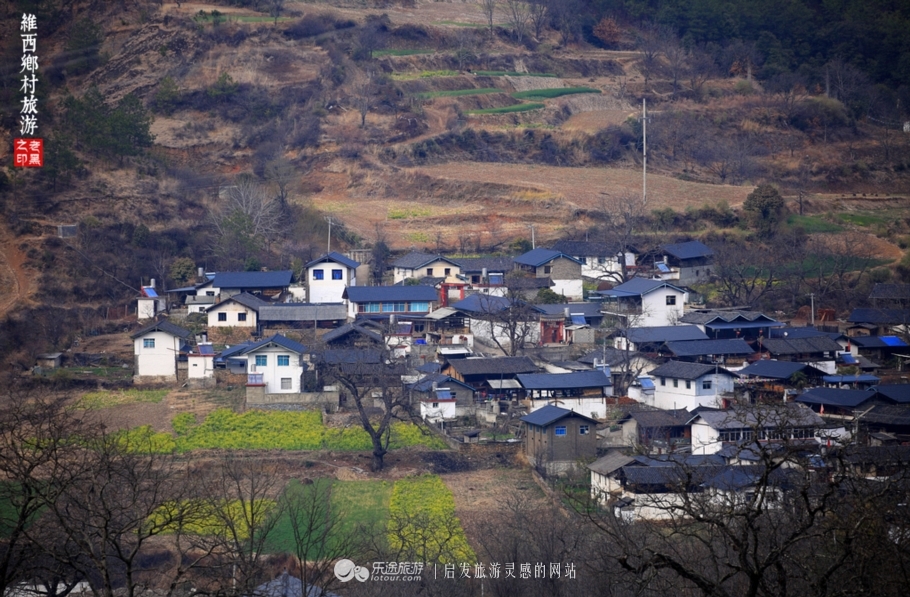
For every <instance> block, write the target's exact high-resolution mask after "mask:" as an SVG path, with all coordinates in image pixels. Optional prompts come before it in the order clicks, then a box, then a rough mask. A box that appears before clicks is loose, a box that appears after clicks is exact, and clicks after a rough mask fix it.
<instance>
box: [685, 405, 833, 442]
mask: <svg viewBox="0 0 910 597" xmlns="http://www.w3.org/2000/svg"><path fill="white" fill-rule="evenodd" d="M823 427H825V422H824V421H823V420H822V418H821V417H819V416H818V415H817V414H816V413H814V412H812V410H811V409H809V408H808V407H807V406H806V405H804V404H800V403H792V402H791V403H787V404H779V405H771V406H763V405H755V406H750V407H742V408H730V409H726V410H718V411H709V410H703V411H700V412H698V413H697V414H696V415H695V416H694V417H693V418H692V420H691V429H692V453H693V454H715V453H717V452H719V451H720V450H721V449H722V448H723V447H724V445H726V444H733V445H736V446H741V447H748V446H750V445H751V446H755V447H758V446H763V445H766V444H768V443H769V442H770V443H775V442H776V443H780V442H797V443H805V444H806V445H809V446H817V445H818V442H817V441H816V439H815V438H816V436H817V434H818V431H819V429H820V428H823Z"/></svg>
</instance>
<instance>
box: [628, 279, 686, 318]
mask: <svg viewBox="0 0 910 597" xmlns="http://www.w3.org/2000/svg"><path fill="white" fill-rule="evenodd" d="M668 296H675V297H676V304H675V305H668V304H667V297H668ZM685 297H686V295H685V293H683V292H678V291H676V290H673V289H671V288H659V289H657V290H655V291H654V292H649V293H648V294H646V295H644V296H643V297H641V317H640V318H639V320H638V321H636V322H635V327H655V326H664V325H676V324H677V323H679V320H680V318H681V317H682V315H683V305H684V304H685Z"/></svg>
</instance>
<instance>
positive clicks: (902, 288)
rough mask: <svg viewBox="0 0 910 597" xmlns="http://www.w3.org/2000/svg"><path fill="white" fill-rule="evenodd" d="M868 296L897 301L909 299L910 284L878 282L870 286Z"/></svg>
mask: <svg viewBox="0 0 910 597" xmlns="http://www.w3.org/2000/svg"><path fill="white" fill-rule="evenodd" d="M869 298H870V299H885V300H897V301H902V300H908V299H910V284H886V283H878V284H876V285H875V286H873V287H872V292H871V293H869Z"/></svg>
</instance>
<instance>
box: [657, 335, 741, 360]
mask: <svg viewBox="0 0 910 597" xmlns="http://www.w3.org/2000/svg"><path fill="white" fill-rule="evenodd" d="M667 348H668V349H669V350H670V352H672V353H673V354H674V355H675V356H677V357H700V356H709V355H748V354H752V353H754V352H755V350H754V349H753V348H752V347H751V346H749V344H748V343H747V342H746V341H745V340H743V339H742V338H731V339H729V340H682V341H674V342H667Z"/></svg>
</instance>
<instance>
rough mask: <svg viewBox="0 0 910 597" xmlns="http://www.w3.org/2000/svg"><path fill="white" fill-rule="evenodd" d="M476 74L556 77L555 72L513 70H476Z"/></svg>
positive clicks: (484, 75) (487, 75) (483, 75)
mask: <svg viewBox="0 0 910 597" xmlns="http://www.w3.org/2000/svg"><path fill="white" fill-rule="evenodd" d="M474 74H475V75H478V76H482V77H556V76H557V75H556V74H554V73H519V72H516V71H513V70H476V71H474Z"/></svg>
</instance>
